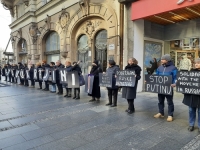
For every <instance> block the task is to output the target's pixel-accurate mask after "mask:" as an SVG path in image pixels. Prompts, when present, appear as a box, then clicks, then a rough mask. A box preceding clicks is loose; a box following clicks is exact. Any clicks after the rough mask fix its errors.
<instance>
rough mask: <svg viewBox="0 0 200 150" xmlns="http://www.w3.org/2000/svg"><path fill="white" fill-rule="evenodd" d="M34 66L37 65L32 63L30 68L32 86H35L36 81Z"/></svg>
mask: <svg viewBox="0 0 200 150" xmlns="http://www.w3.org/2000/svg"><path fill="white" fill-rule="evenodd" d="M34 68H35V66H34V65H33V64H32V65H31V68H30V80H31V86H30V87H32V88H33V87H35V81H34Z"/></svg>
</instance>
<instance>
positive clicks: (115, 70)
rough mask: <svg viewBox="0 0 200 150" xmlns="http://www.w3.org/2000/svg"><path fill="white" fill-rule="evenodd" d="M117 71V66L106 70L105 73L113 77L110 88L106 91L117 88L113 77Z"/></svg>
mask: <svg viewBox="0 0 200 150" xmlns="http://www.w3.org/2000/svg"><path fill="white" fill-rule="evenodd" d="M119 70H120V68H119V66H118V65H114V66H111V67H109V68H108V69H107V70H106V73H111V74H112V75H113V76H112V88H109V87H108V88H107V89H118V86H116V78H115V75H116V73H117V71H119Z"/></svg>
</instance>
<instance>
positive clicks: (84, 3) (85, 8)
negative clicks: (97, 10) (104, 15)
mask: <svg viewBox="0 0 200 150" xmlns="http://www.w3.org/2000/svg"><path fill="white" fill-rule="evenodd" d="M79 5H80V7H81V10H82V13H83V16H87V15H89V2H88V0H80V1H79Z"/></svg>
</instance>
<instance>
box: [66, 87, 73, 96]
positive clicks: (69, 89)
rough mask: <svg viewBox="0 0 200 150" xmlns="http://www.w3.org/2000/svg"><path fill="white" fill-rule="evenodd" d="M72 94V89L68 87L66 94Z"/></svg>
mask: <svg viewBox="0 0 200 150" xmlns="http://www.w3.org/2000/svg"><path fill="white" fill-rule="evenodd" d="M71 94H72V89H71V88H66V95H68V96H71Z"/></svg>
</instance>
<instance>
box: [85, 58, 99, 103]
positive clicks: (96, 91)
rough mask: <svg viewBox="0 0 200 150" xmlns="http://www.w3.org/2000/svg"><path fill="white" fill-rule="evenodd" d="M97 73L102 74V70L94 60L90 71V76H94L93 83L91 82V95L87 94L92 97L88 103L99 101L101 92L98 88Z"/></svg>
mask: <svg viewBox="0 0 200 150" xmlns="http://www.w3.org/2000/svg"><path fill="white" fill-rule="evenodd" d="M99 73H102V69H101V68H100V66H99V63H98V61H97V60H95V61H94V62H93V63H92V69H91V71H90V75H93V76H94V82H93V88H92V94H88V95H89V96H92V99H91V100H90V101H89V102H93V101H96V100H97V101H99V100H100V97H101V92H100V86H99ZM95 98H96V99H95Z"/></svg>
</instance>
